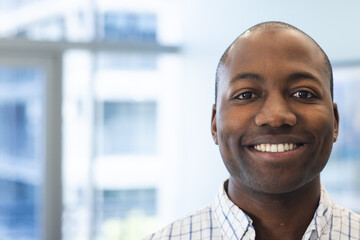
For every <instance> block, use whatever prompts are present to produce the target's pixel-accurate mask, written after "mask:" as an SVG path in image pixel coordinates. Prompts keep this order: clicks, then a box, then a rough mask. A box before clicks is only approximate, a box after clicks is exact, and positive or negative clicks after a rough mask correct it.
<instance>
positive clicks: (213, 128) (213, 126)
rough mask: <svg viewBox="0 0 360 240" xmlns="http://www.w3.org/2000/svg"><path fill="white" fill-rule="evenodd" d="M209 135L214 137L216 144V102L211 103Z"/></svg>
mask: <svg viewBox="0 0 360 240" xmlns="http://www.w3.org/2000/svg"><path fill="white" fill-rule="evenodd" d="M211 135H212V137H213V139H214V142H215V144H216V145H218V135H217V128H216V104H214V105H213V107H212V113H211Z"/></svg>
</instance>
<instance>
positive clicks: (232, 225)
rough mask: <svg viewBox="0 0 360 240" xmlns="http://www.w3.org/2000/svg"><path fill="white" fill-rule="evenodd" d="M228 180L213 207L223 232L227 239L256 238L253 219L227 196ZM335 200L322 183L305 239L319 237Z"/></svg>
mask: <svg viewBox="0 0 360 240" xmlns="http://www.w3.org/2000/svg"><path fill="white" fill-rule="evenodd" d="M227 184H228V180H226V181H225V182H224V184H223V185H222V186H221V188H220V190H219V192H218V194H217V196H216V198H215V201H214V203H213V209H214V212H215V215H216V219H217V221H218V223H219V226H220V229H221V232H222V234H223V236H224V237H225V239H228V240H229V239H237V240H241V239H255V229H254V227H253V226H252V220H251V219H250V217H249V216H248V215H247V214H246V213H245V212H243V211H242V210H241V209H240V208H239V207H238V206H236V205H235V204H234V203H233V202H232V201H231V200H230V199H229V197H228V196H227V193H226V191H225V189H226V188H227ZM332 207H333V202H332V200H331V198H330V196H329V194H328V193H327V192H326V190H325V187H324V186H323V185H322V184H321V193H320V201H319V206H318V208H317V210H316V211H315V215H314V218H313V219H312V221H311V222H310V225H309V226H308V228H307V230H306V231H305V234H304V236H303V238H302V239H303V240H309V239H312V238H313V237H314V236H315V235H316V236H317V237H318V238H319V237H320V236H321V234H322V232H323V230H324V228H325V226H326V225H327V224H328V222H329V219H330V218H331V216H332Z"/></svg>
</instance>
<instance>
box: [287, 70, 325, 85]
mask: <svg viewBox="0 0 360 240" xmlns="http://www.w3.org/2000/svg"><path fill="white" fill-rule="evenodd" d="M287 79H288V80H291V81H297V80H300V79H310V80H313V81H315V82H316V83H319V84H321V81H320V80H319V78H317V77H316V76H314V75H313V74H311V73H308V72H297V73H293V74H290V76H289V77H288V78H287Z"/></svg>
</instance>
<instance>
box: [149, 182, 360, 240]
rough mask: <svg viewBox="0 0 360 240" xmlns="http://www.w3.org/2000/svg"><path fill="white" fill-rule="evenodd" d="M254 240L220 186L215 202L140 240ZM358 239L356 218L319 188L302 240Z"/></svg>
mask: <svg viewBox="0 0 360 240" xmlns="http://www.w3.org/2000/svg"><path fill="white" fill-rule="evenodd" d="M199 239H202V240H204V239H206V240H220V239H224V240H240V239H243V240H250V239H251V240H255V229H254V227H253V225H252V220H251V219H250V218H249V216H248V215H247V214H245V213H244V212H243V211H242V210H241V209H240V208H238V207H237V206H236V205H235V204H234V203H233V202H232V201H231V200H230V199H229V198H228V196H227V194H226V192H225V190H224V187H223V186H222V187H221V189H220V191H219V192H218V194H217V196H216V198H215V201H214V202H213V203H212V204H211V205H209V206H207V207H205V208H202V209H200V210H198V211H196V212H194V213H192V214H189V215H188V216H186V217H185V218H182V219H179V220H177V221H175V222H173V223H171V224H169V225H168V226H166V227H165V228H163V229H162V230H160V231H159V232H156V233H153V234H152V235H150V236H148V237H146V238H145V239H144V240H199ZM315 239H320V240H325V239H327V240H328V239H341V240H345V239H347V240H356V239H357V240H360V215H358V214H355V213H354V212H352V211H349V210H347V209H345V208H342V207H339V206H337V205H335V204H334V203H333V202H332V200H331V198H330V197H329V195H328V193H327V192H326V190H325V188H324V186H323V185H322V186H321V196H320V202H319V206H318V208H317V210H316V212H315V215H314V218H313V220H312V221H311V223H310V225H309V226H308V228H307V230H306V232H305V234H304V236H303V238H302V240H315Z"/></svg>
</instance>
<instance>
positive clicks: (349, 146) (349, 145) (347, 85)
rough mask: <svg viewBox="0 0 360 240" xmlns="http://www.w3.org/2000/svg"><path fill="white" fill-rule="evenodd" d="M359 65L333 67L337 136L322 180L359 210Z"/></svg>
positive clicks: (339, 200) (345, 203)
mask: <svg viewBox="0 0 360 240" xmlns="http://www.w3.org/2000/svg"><path fill="white" fill-rule="evenodd" d="M359 74H360V67H344V68H334V80H335V81H334V101H335V102H336V103H337V105H338V109H339V115H340V125H339V137H338V140H337V142H336V143H335V144H334V149H333V152H332V155H331V159H330V161H329V163H328V165H327V166H326V168H325V171H324V173H323V174H322V181H323V182H324V184H325V185H326V187H327V190H328V191H329V192H330V195H331V196H332V197H333V199H334V200H335V202H336V203H337V204H339V205H342V206H345V207H347V208H349V209H351V210H353V211H356V212H359V213H360V205H359V202H360V194H359V193H360V181H359V174H360V149H359V147H357V144H358V143H359V142H360V108H359V106H358V105H359V104H358V102H357V100H356V96H357V95H358V92H359V91H360V78H359Z"/></svg>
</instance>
